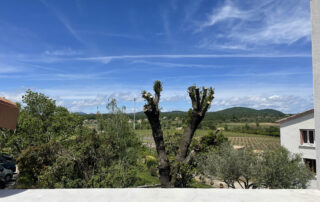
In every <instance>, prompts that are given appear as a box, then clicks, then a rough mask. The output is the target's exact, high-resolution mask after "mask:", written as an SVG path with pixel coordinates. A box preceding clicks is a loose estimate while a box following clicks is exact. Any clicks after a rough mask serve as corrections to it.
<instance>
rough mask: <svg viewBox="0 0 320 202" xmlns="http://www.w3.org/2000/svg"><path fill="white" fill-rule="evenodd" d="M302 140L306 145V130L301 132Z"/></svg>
mask: <svg viewBox="0 0 320 202" xmlns="http://www.w3.org/2000/svg"><path fill="white" fill-rule="evenodd" d="M302 139H303V143H308V131H306V130H303V131H302Z"/></svg>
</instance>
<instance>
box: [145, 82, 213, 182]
mask: <svg viewBox="0 0 320 202" xmlns="http://www.w3.org/2000/svg"><path fill="white" fill-rule="evenodd" d="M153 90H154V92H155V94H154V95H152V94H151V93H149V92H146V91H143V92H142V97H143V98H144V99H145V100H146V101H147V103H146V104H145V105H144V110H143V111H144V113H145V114H146V116H147V118H148V120H149V123H150V125H151V128H152V136H153V139H154V142H155V144H156V150H157V153H158V170H159V175H160V183H161V186H162V187H184V186H185V183H184V174H183V167H184V165H186V164H189V163H190V162H191V160H192V158H193V155H194V151H190V150H189V147H190V144H191V142H192V138H193V136H194V133H195V131H196V130H197V128H198V126H199V124H200V123H201V121H202V120H203V118H204V117H205V114H206V112H207V111H208V109H209V107H210V105H211V102H212V100H213V99H214V96H213V95H214V91H213V88H211V87H210V88H209V89H207V88H205V87H203V88H202V90H201V91H200V89H199V88H197V87H196V86H191V87H189V88H188V93H189V97H190V99H191V102H192V108H191V109H190V110H189V113H188V114H189V117H188V123H187V126H186V127H185V129H184V133H183V134H182V136H181V139H180V143H179V149H178V153H177V155H176V157H175V161H174V163H173V165H171V166H172V167H171V166H170V162H169V159H168V156H167V153H166V148H165V141H164V138H163V131H162V128H161V122H160V119H159V116H160V109H159V102H160V94H161V91H162V84H161V82H160V81H155V82H154V86H153Z"/></svg>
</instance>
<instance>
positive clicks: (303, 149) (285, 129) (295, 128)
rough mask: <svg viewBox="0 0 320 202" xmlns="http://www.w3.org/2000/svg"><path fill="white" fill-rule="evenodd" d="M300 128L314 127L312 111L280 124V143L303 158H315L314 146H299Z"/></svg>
mask: <svg viewBox="0 0 320 202" xmlns="http://www.w3.org/2000/svg"><path fill="white" fill-rule="evenodd" d="M300 129H314V116H313V113H311V114H308V115H305V116H303V117H299V118H296V119H293V120H290V121H287V122H285V123H282V124H280V134H281V136H280V141H281V145H282V146H284V147H285V148H287V149H288V150H289V151H290V152H292V153H298V154H302V157H303V158H310V159H316V152H315V147H307V146H301V144H300ZM316 141H317V140H316ZM315 144H316V142H315Z"/></svg>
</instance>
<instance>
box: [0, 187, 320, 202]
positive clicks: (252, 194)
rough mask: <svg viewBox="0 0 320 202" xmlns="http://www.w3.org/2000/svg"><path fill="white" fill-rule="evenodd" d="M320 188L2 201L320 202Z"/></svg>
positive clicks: (104, 193)
mask: <svg viewBox="0 0 320 202" xmlns="http://www.w3.org/2000/svg"><path fill="white" fill-rule="evenodd" d="M319 199H320V190H316V189H306V190H288V189H286V190H263V189H260V190H259V189H257V190H241V189H236V190H233V189H158V188H157V189H152V188H149V189H141V188H140V189H135V188H132V189H130V188H129V189H27V190H22V189H21V190H18V189H16V190H15V189H11V190H10V189H6V190H0V201H1V202H19V201H23V202H29V201H30V202H35V201H36V202H41V201H45V202H56V201H63V202H69V201H70V202H71V201H72V202H73V201H76V202H82V201H92V202H93V201H94V202H100V201H104V202H105V201H110V202H111V201H114V202H118V201H119V202H120V201H121V202H122V201H130V202H142V201H147V202H149V201H156V202H160V201H161V202H162V201H165V202H171V201H172V202H173V201H174V202H180V201H181V202H187V201H197V202H198V201H208V202H209V201H210V202H211V201H217V202H219V201H223V202H229V201H230V202H231V201H236V202H240V201H245V202H259V201H272V202H278V201H279V202H282V201H283V202H288V201H290V202H304V201H310V202H319Z"/></svg>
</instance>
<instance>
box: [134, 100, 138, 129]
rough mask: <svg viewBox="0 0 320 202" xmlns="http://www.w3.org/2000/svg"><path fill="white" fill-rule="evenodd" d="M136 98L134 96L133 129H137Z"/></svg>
mask: <svg viewBox="0 0 320 202" xmlns="http://www.w3.org/2000/svg"><path fill="white" fill-rule="evenodd" d="M136 100H137V99H136V98H133V101H134V109H133V130H135V129H136Z"/></svg>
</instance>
